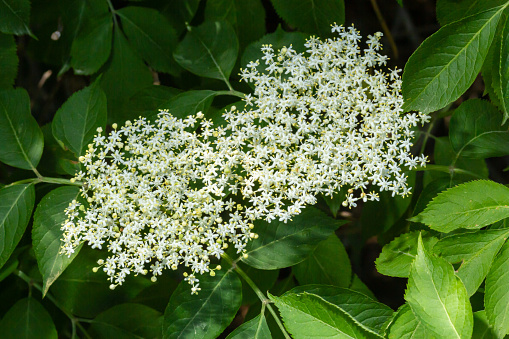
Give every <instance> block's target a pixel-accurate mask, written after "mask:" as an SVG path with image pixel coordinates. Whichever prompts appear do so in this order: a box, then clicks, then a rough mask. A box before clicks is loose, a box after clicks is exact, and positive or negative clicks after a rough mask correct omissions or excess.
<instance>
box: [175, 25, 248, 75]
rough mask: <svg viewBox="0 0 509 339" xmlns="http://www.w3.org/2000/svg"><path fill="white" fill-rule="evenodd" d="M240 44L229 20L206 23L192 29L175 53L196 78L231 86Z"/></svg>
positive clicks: (178, 59) (177, 58) (178, 60)
mask: <svg viewBox="0 0 509 339" xmlns="http://www.w3.org/2000/svg"><path fill="white" fill-rule="evenodd" d="M238 52H239V43H238V41H237V36H236V35H235V31H234V30H233V27H232V26H231V24H230V23H229V22H227V21H214V22H211V21H206V22H204V23H203V24H202V25H200V26H198V27H192V28H191V30H190V31H188V32H187V34H186V36H185V38H184V40H182V41H181V42H180V44H179V45H178V46H177V50H176V51H175V53H174V54H173V56H174V58H175V60H176V61H177V62H178V63H179V65H180V66H182V67H183V68H185V69H187V70H188V71H190V72H191V73H194V74H196V75H199V76H202V77H206V78H214V79H219V80H223V81H224V82H225V83H228V79H229V78H230V73H231V71H232V69H233V66H234V65H235V60H237V54H238Z"/></svg>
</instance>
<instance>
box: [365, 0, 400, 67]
mask: <svg viewBox="0 0 509 339" xmlns="http://www.w3.org/2000/svg"><path fill="white" fill-rule="evenodd" d="M371 6H373V10H374V11H375V13H376V17H377V18H378V21H379V22H380V26H382V30H383V31H384V33H385V35H386V36H387V39H388V40H389V44H390V45H391V48H392V52H393V53H394V59H396V60H397V59H398V58H399V51H398V46H396V43H395V42H394V38H393V37H392V34H391V31H390V29H389V27H387V24H386V23H385V19H384V17H383V15H382V12H380V8H379V7H378V4H377V3H376V0H371Z"/></svg>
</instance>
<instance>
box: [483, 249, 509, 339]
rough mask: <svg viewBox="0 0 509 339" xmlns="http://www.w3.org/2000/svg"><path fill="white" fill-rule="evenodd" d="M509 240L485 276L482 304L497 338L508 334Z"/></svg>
mask: <svg viewBox="0 0 509 339" xmlns="http://www.w3.org/2000/svg"><path fill="white" fill-rule="evenodd" d="M508 272H509V242H508V241H506V243H505V244H504V246H503V247H502V250H501V251H500V253H499V254H498V256H497V257H496V258H495V261H494V262H493V264H492V265H491V269H490V272H489V273H488V275H487V276H486V285H485V289H484V305H485V307H486V315H487V316H488V320H489V323H490V324H491V325H492V326H493V329H494V331H495V333H497V335H498V337H499V338H503V337H504V336H505V335H506V334H509V289H507V286H509V273H508Z"/></svg>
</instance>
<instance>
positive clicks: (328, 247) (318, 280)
mask: <svg viewBox="0 0 509 339" xmlns="http://www.w3.org/2000/svg"><path fill="white" fill-rule="evenodd" d="M292 272H293V273H294V274H295V277H296V278H297V280H298V281H299V283H300V284H301V285H308V284H324V285H333V286H338V287H348V286H349V285H350V281H351V279H352V267H351V266H350V259H349V258H348V253H346V250H345V247H344V246H343V243H342V242H341V241H340V240H339V239H338V237H337V236H336V234H332V235H330V236H329V237H328V238H327V239H325V240H324V241H322V242H320V243H319V244H318V246H316V248H315V249H314V251H313V252H311V253H310V254H309V256H308V257H307V258H306V259H305V260H304V261H302V262H301V263H299V264H297V265H295V266H294V267H293V268H292Z"/></svg>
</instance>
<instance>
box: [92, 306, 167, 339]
mask: <svg viewBox="0 0 509 339" xmlns="http://www.w3.org/2000/svg"><path fill="white" fill-rule="evenodd" d="M162 322H163V317H162V315H161V313H159V312H157V311H156V310H154V309H152V308H150V307H148V306H145V305H140V304H120V305H116V306H113V307H112V308H110V309H108V310H106V311H104V312H102V313H101V314H99V315H98V316H97V317H95V319H94V320H92V321H91V323H92V325H91V326H90V329H88V330H87V331H88V332H89V334H90V335H91V336H92V337H93V338H105V339H109V338H115V339H134V338H160V337H161V326H162Z"/></svg>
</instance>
